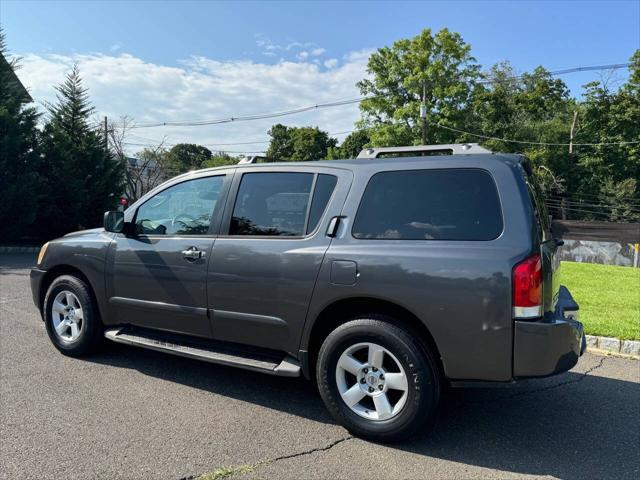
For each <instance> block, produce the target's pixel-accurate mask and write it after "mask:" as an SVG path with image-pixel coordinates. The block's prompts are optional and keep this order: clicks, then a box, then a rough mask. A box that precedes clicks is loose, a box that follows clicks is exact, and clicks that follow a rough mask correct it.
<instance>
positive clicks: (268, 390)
mask: <svg viewBox="0 0 640 480" xmlns="http://www.w3.org/2000/svg"><path fill="white" fill-rule="evenodd" d="M81 360H85V361H89V362H95V363H100V364H104V365H110V366H114V367H120V368H130V369H135V370H137V371H139V372H140V373H143V374H145V375H149V376H152V377H155V378H159V379H162V380H166V381H168V382H175V383H180V384H182V385H185V386H188V387H192V388H197V389H200V390H204V391H207V392H211V393H214V394H216V395H223V396H226V397H230V398H234V399H237V400H242V401H246V402H251V403H254V404H257V405H261V406H264V407H267V408H271V409H274V410H280V411H283V412H286V413H290V414H292V415H297V416H300V417H304V418H308V419H310V420H314V421H318V422H322V423H331V424H334V423H335V422H334V421H333V419H332V418H331V416H330V415H329V413H328V412H327V411H326V410H325V408H324V404H323V403H322V400H321V399H320V396H319V394H318V393H317V390H316V389H315V386H314V385H313V384H312V383H311V382H307V381H305V380H303V379H301V378H284V377H275V376H270V375H265V374H263V373H257V372H252V371H249V370H242V369H239V368H233V367H227V366H224V365H217V364H212V363H207V362H203V361H199V360H192V359H188V358H183V357H180V356H175V355H168V354H166V353H160V352H154V351H152V350H145V349H142V348H136V347H132V346H128V345H120V344H117V343H112V342H105V346H104V347H103V349H102V352H101V353H99V354H96V355H92V356H90V357H86V358H83V359H81Z"/></svg>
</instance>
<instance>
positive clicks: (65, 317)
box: [44, 275, 102, 357]
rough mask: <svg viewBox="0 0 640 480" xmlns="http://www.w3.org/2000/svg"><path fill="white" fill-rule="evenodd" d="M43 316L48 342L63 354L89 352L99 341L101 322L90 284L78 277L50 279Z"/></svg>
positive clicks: (79, 354)
mask: <svg viewBox="0 0 640 480" xmlns="http://www.w3.org/2000/svg"><path fill="white" fill-rule="evenodd" d="M44 320H45V325H46V328H47V333H48V334H49V338H50V339H51V342H52V343H53V344H54V345H55V347H56V348H57V349H58V350H60V351H61V352H62V353H64V354H65V355H69V356H73V357H77V356H81V355H86V354H89V353H92V352H93V351H95V350H96V349H97V347H98V346H99V344H100V342H101V341H102V322H101V321H100V318H99V314H98V309H97V308H96V305H95V302H94V300H93V297H92V295H91V290H90V287H89V286H88V285H87V284H86V282H85V281H84V280H82V279H80V278H78V277H75V276H72V275H62V276H60V277H58V278H56V279H55V280H54V281H53V282H52V283H51V285H50V286H49V289H48V290H47V294H46V296H45V299H44Z"/></svg>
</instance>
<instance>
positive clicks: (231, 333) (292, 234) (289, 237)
mask: <svg viewBox="0 0 640 480" xmlns="http://www.w3.org/2000/svg"><path fill="white" fill-rule="evenodd" d="M351 178H352V174H351V172H349V171H348V170H343V169H339V168H326V167H325V168H323V167H310V166H292V167H289V168H283V167H275V166H274V167H271V166H270V167H265V166H261V167H250V168H242V169H238V170H237V172H236V175H235V177H234V180H233V185H232V187H231V190H230V193H229V200H228V202H227V206H226V208H225V213H224V216H223V220H222V227H221V235H220V236H219V237H218V238H217V240H216V246H215V249H214V254H213V258H212V259H211V263H210V265H209V273H208V282H207V288H208V298H209V309H210V316H211V325H212V331H213V337H214V338H216V339H219V340H225V341H231V342H238V343H244V344H249V345H257V346H260V347H267V348H272V349H276V350H282V351H288V352H293V353H297V349H298V342H299V337H300V334H301V331H302V328H303V326H304V321H305V317H306V313H307V307H308V304H309V301H310V299H311V295H312V293H313V289H314V286H315V283H316V278H317V275H318V271H319V269H320V265H321V264H322V260H323V258H324V255H325V252H326V250H327V248H328V247H329V244H330V242H331V238H330V237H328V236H327V235H326V231H327V226H328V224H329V222H330V220H331V218H332V217H334V216H338V215H340V212H341V210H342V206H343V204H344V201H345V198H346V195H347V192H348V190H349V187H350V185H351Z"/></svg>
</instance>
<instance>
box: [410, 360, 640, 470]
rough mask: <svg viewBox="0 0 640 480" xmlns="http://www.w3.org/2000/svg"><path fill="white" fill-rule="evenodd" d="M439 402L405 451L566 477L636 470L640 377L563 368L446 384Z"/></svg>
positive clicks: (639, 466) (639, 439)
mask: <svg viewBox="0 0 640 480" xmlns="http://www.w3.org/2000/svg"><path fill="white" fill-rule="evenodd" d="M632 365H634V367H635V368H640V367H638V364H637V362H633V363H632ZM443 400H444V401H443V404H442V408H441V411H440V416H439V419H438V421H437V422H436V425H435V428H434V429H433V431H432V432H431V434H430V435H428V436H426V437H424V438H422V439H419V440H417V441H414V442H412V443H410V444H408V445H404V446H402V447H401V448H402V449H403V450H406V451H409V452H413V453H417V454H421V455H427V456H430V457H436V458H442V459H445V460H449V461H453V462H459V463H464V464H467V465H474V466H479V467H485V468H489V469H495V470H501V471H504V472H513V473H519V474H529V475H550V476H553V477H557V478H564V479H583V478H612V479H613V478H615V479H621V478H638V475H639V474H640V460H639V459H638V451H639V447H640V415H639V410H638V405H639V400H640V384H638V383H634V382H627V381H622V380H616V379H610V378H605V377H597V376H590V375H584V374H580V373H574V372H569V373H565V374H563V375H560V376H558V377H555V378H549V379H538V380H531V381H528V382H523V384H521V385H519V386H517V387H514V388H505V389H452V390H450V391H449V392H447V394H446V395H445V397H444V399H443Z"/></svg>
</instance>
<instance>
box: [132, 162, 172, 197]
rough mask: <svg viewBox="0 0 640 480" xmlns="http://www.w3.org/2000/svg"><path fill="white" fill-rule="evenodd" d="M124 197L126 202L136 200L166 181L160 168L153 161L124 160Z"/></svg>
mask: <svg viewBox="0 0 640 480" xmlns="http://www.w3.org/2000/svg"><path fill="white" fill-rule="evenodd" d="M126 162H127V163H126V168H127V171H126V195H125V197H126V198H127V199H128V200H136V199H138V198H140V197H141V196H142V195H144V194H145V193H147V192H148V191H149V190H151V189H153V188H154V187H157V186H158V185H160V184H161V183H162V182H164V181H165V180H167V177H166V175H165V174H164V172H163V170H162V167H161V166H160V165H159V164H158V162H156V161H155V160H151V159H150V160H141V159H139V158H134V157H127V158H126Z"/></svg>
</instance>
